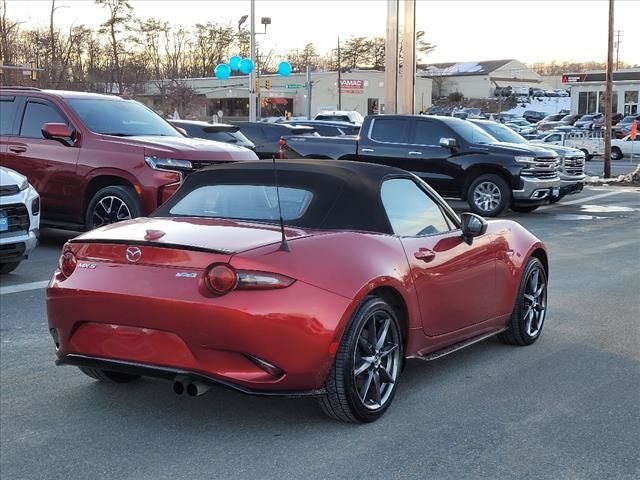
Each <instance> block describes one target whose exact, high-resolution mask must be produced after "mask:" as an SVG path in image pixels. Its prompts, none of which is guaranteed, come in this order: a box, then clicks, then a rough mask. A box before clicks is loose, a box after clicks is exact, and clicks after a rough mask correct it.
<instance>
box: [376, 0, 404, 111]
mask: <svg viewBox="0 0 640 480" xmlns="http://www.w3.org/2000/svg"><path fill="white" fill-rule="evenodd" d="M399 13H400V3H399V0H387V37H386V42H385V61H384V113H387V114H395V113H397V111H398V63H399V51H398V50H399V48H398V30H399V28H398V16H399ZM380 113H382V112H380Z"/></svg>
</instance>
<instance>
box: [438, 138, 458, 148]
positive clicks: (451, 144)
mask: <svg viewBox="0 0 640 480" xmlns="http://www.w3.org/2000/svg"><path fill="white" fill-rule="evenodd" d="M440 146H441V147H444V148H450V149H452V150H453V149H454V148H458V142H457V141H456V139H455V138H441V139H440Z"/></svg>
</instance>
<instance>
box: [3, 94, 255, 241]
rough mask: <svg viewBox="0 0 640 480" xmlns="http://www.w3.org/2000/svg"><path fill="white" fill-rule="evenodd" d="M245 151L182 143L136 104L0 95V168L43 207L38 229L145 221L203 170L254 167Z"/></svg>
mask: <svg viewBox="0 0 640 480" xmlns="http://www.w3.org/2000/svg"><path fill="white" fill-rule="evenodd" d="M255 159H257V157H256V155H255V154H254V153H253V152H252V151H251V150H248V149H246V148H242V147H236V146H233V145H229V144H224V143H219V142H212V141H209V140H202V139H196V138H187V137H185V136H184V135H182V134H181V133H180V132H178V131H177V130H176V129H175V128H174V127H172V126H171V125H170V124H169V123H168V122H166V121H165V120H164V119H162V118H161V117H160V116H158V115H157V114H155V113H154V112H153V111H151V110H150V109H148V108H147V107H145V106H144V105H142V104H141V103H138V102H136V101H134V100H127V99H123V98H120V97H115V96H110V95H99V94H92V93H80V92H66V91H57V90H39V89H36V88H19V87H8V88H6V87H5V88H0V163H1V164H2V166H4V167H8V168H11V169H13V170H16V171H18V172H20V173H22V174H23V175H25V176H26V177H27V178H28V179H29V182H30V183H31V184H32V185H33V186H34V187H35V188H36V190H37V191H38V193H39V194H40V197H41V199H42V223H43V224H47V225H50V226H55V227H59V228H70V229H75V230H90V229H93V228H97V227H100V226H103V225H107V224H110V223H114V222H117V221H120V220H126V219H128V218H134V217H138V216H141V215H148V214H149V213H151V212H152V211H153V210H155V209H156V208H157V207H158V206H159V205H160V204H162V203H163V202H164V201H166V200H167V199H168V198H169V197H170V196H171V195H172V194H173V193H174V192H175V191H176V190H177V189H178V187H179V186H180V184H181V182H182V179H183V178H184V176H185V175H188V174H189V173H191V172H192V171H194V170H198V169H200V168H203V167H205V166H208V165H211V164H215V163H222V162H229V161H239V160H255Z"/></svg>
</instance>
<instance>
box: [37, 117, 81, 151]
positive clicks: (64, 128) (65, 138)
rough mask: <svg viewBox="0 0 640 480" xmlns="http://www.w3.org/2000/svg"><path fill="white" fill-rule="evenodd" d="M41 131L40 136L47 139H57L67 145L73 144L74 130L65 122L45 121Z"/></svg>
mask: <svg viewBox="0 0 640 480" xmlns="http://www.w3.org/2000/svg"><path fill="white" fill-rule="evenodd" d="M41 131H42V136H43V137H44V138H46V139H48V140H57V141H58V142H60V143H63V144H65V145H66V146H68V147H71V146H73V143H74V139H73V137H74V132H73V130H71V128H69V125H67V124H66V123H45V124H44V125H42V130H41Z"/></svg>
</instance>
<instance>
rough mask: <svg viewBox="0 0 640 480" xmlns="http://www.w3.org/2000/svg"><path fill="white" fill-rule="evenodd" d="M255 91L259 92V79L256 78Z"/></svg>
mask: <svg viewBox="0 0 640 480" xmlns="http://www.w3.org/2000/svg"><path fill="white" fill-rule="evenodd" d="M256 92H258V93H260V79H259V78H256Z"/></svg>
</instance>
